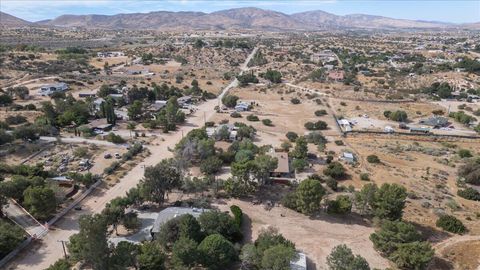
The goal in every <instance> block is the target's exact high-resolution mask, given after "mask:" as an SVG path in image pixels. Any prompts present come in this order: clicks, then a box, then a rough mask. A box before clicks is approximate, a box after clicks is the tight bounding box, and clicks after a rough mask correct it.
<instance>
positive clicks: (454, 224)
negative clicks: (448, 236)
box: [436, 215, 467, 234]
mask: <svg viewBox="0 0 480 270" xmlns="http://www.w3.org/2000/svg"><path fill="white" fill-rule="evenodd" d="M436 226H437V227H439V228H442V229H444V230H445V231H447V232H452V233H457V234H463V233H464V232H466V231H467V229H466V228H465V225H463V223H462V221H461V220H459V219H458V218H456V217H454V216H452V215H442V216H441V217H440V218H439V219H438V220H437V222H436Z"/></svg>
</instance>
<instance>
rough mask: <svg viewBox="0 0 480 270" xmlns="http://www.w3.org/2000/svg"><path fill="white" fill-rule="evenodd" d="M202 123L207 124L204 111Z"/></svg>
mask: <svg viewBox="0 0 480 270" xmlns="http://www.w3.org/2000/svg"><path fill="white" fill-rule="evenodd" d="M203 124H204V125H205V124H207V117H206V116H205V112H203Z"/></svg>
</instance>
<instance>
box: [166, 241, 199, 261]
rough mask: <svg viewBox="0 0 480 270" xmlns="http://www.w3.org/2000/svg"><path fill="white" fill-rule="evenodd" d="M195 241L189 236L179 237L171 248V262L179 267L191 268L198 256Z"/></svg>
mask: <svg viewBox="0 0 480 270" xmlns="http://www.w3.org/2000/svg"><path fill="white" fill-rule="evenodd" d="M197 253H198V251H197V242H195V241H193V240H192V239H190V238H186V237H182V238H180V239H179V240H178V241H177V242H175V244H174V245H173V248H172V263H173V265H174V266H176V267H177V268H179V269H182V268H191V267H192V266H194V265H195V263H196V262H197V260H198V259H199V258H198V256H197V255H198V254H197Z"/></svg>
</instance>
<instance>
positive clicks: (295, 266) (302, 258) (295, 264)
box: [290, 252, 307, 270]
mask: <svg viewBox="0 0 480 270" xmlns="http://www.w3.org/2000/svg"><path fill="white" fill-rule="evenodd" d="M290 269H291V270H307V256H306V255H305V253H302V252H297V259H296V260H292V261H290Z"/></svg>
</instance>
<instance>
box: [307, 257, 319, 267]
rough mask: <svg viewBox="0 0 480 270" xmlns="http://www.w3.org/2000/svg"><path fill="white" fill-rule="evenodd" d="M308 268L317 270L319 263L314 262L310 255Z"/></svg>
mask: <svg viewBox="0 0 480 270" xmlns="http://www.w3.org/2000/svg"><path fill="white" fill-rule="evenodd" d="M307 269H310V270H317V264H316V263H315V262H313V261H312V259H310V258H309V257H308V256H307Z"/></svg>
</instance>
